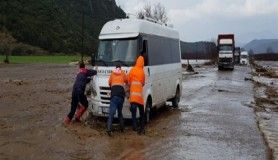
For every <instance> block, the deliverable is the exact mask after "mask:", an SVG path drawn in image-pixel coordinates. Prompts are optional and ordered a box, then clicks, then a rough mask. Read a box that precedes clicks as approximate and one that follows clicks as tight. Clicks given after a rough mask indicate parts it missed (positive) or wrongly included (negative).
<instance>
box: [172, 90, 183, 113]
mask: <svg viewBox="0 0 278 160" xmlns="http://www.w3.org/2000/svg"><path fill="white" fill-rule="evenodd" d="M180 96H181V95H180V88H179V87H177V89H176V95H175V97H174V98H173V99H172V105H173V107H174V108H177V107H178V106H179V102H180Z"/></svg>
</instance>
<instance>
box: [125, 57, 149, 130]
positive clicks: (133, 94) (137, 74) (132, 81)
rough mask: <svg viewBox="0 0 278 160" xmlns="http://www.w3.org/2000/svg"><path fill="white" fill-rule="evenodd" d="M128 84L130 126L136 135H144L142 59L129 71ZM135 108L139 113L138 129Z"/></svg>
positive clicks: (138, 59) (143, 76)
mask: <svg viewBox="0 0 278 160" xmlns="http://www.w3.org/2000/svg"><path fill="white" fill-rule="evenodd" d="M128 84H129V85H130V96H129V102H130V105H131V106H130V111H131V115H132V126H133V130H134V131H138V134H145V129H144V125H145V121H144V114H145V113H144V99H143V86H144V85H145V73H144V58H143V57H142V56H139V57H138V58H137V60H136V64H135V66H134V67H133V68H132V69H131V70H130V72H129V74H128ZM137 108H138V109H139V113H140V119H139V120H140V123H139V124H140V127H139V130H138V128H137V119H136V112H137Z"/></svg>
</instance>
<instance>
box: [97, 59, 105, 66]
mask: <svg viewBox="0 0 278 160" xmlns="http://www.w3.org/2000/svg"><path fill="white" fill-rule="evenodd" d="M96 61H97V62H102V63H103V64H104V65H105V66H107V63H106V62H105V61H104V60H102V59H98V60H96Z"/></svg>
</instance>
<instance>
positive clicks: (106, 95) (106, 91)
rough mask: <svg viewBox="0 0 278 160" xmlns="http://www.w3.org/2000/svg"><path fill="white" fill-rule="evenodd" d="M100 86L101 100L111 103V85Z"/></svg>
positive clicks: (104, 102)
mask: <svg viewBox="0 0 278 160" xmlns="http://www.w3.org/2000/svg"><path fill="white" fill-rule="evenodd" d="M99 88H100V100H101V103H103V104H110V93H111V90H110V87H105V86H101V87H99Z"/></svg>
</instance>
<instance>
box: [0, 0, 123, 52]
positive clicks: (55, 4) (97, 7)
mask: <svg viewBox="0 0 278 160" xmlns="http://www.w3.org/2000/svg"><path fill="white" fill-rule="evenodd" d="M83 11H84V46H85V47H84V51H85V52H86V53H87V54H89V53H92V52H95V51H96V49H97V44H98V40H97V38H98V34H99V32H100V29H101V27H102V26H103V24H104V23H106V22H107V21H109V20H112V19H116V18H123V17H125V12H124V11H123V10H122V9H121V8H119V7H118V6H117V5H116V2H115V0H78V1H77V0H58V1H54V0H43V1H37V0H13V1H10V0H2V1H0V27H1V28H4V29H7V30H8V32H9V33H10V34H11V35H12V36H13V37H14V38H15V39H16V40H17V41H18V42H23V43H26V44H30V45H33V46H38V47H40V48H42V49H44V50H47V51H49V52H64V53H73V52H82V50H83V48H82V47H81V46H82V45H81V39H82V17H83V16H82V15H83V14H82V13H83Z"/></svg>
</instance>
